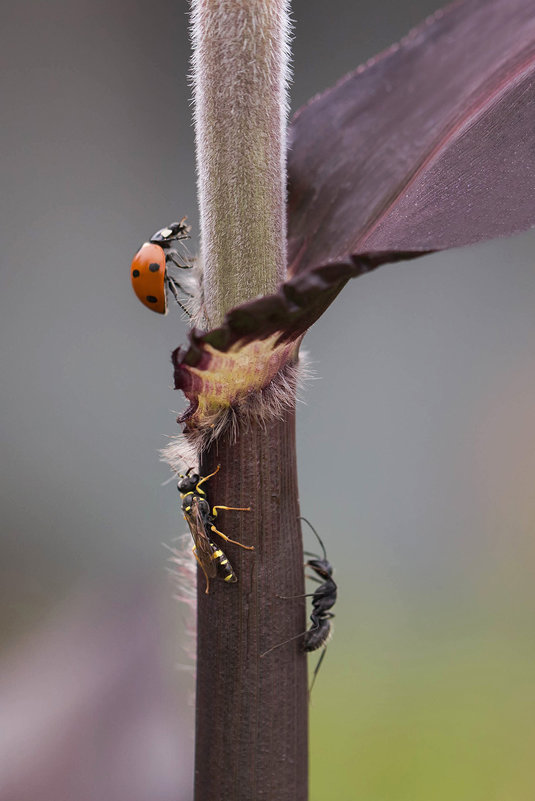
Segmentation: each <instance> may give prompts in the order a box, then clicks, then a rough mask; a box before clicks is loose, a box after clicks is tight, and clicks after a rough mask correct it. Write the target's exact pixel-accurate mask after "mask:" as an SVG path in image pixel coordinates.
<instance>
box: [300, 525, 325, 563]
mask: <svg viewBox="0 0 535 801" xmlns="http://www.w3.org/2000/svg"><path fill="white" fill-rule="evenodd" d="M297 519H298V520H304V521H305V523H306V524H307V525H308V526H309V527H310V528H311V529H312V531H313V532H314V534H315V535H316V539H317V540H318V542H319V544H320V545H321V550H322V551H323V558H324V559H325V561H327V552H326V550H325V545H324V544H323V540H322V539H321V537H320V535H319V534H318V532H317V531H316V529H315V528H314V526H313V525H312V523H311V522H310V520H307V519H306V517H302V516H299V517H298V518H297ZM306 553H310V551H306ZM310 556H314V554H310Z"/></svg>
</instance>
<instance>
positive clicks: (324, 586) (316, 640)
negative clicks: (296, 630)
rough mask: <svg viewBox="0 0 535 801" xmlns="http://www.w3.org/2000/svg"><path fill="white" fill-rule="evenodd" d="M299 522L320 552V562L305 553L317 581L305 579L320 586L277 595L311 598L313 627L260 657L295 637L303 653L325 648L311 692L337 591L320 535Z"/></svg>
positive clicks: (328, 631) (313, 577)
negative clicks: (311, 532)
mask: <svg viewBox="0 0 535 801" xmlns="http://www.w3.org/2000/svg"><path fill="white" fill-rule="evenodd" d="M299 520H304V521H305V523H306V524H307V525H308V526H310V528H311V529H312V531H313V532H314V534H315V536H316V538H317V540H318V542H319V544H320V545H321V549H322V551H323V559H322V558H320V557H319V556H318V555H317V554H313V553H310V552H309V551H305V556H312V557H313V558H312V559H309V560H308V561H307V562H305V568H307V567H310V568H311V569H312V570H313V571H314V572H315V573H316V575H317V576H319V578H316V576H308V577H307V578H309V579H310V580H311V581H315V582H316V583H318V584H319V585H320V586H319V587H318V588H317V589H316V590H315V591H314V592H313V593H306V594H305V595H289V596H288V595H286V596H284V595H280V596H279V598H284V599H286V600H290V599H292V598H312V613H311V615H310V620H311V621H312V625H311V626H310V628H309V629H307V630H306V631H304V632H301V634H296V635H295V637H290V639H289V640H285V641H284V642H281V643H279V644H278V645H274V646H273V648H270V649H269V651H265V652H264V653H263V654H262V656H265V655H266V654H268V653H269V652H270V651H273V650H274V649H275V648H279V647H280V646H281V645H285V644H286V643H287V642H291V640H295V639H297V637H303V651H307V652H310V651H317V650H318V648H324V651H323V653H322V655H321V656H320V658H319V660H318V664H317V665H316V667H315V669H314V673H313V675H312V683H311V685H310V690H312V687H313V686H314V682H315V681H316V676H317V675H318V672H319V669H320V667H321V663H322V662H323V658H324V656H325V653H326V646H327V641H328V639H329V637H330V634H331V620H332V618H333V617H334V614H333V613H332V612H330V611H329V610H330V609H332V607H333V606H334V604H335V603H336V598H337V594H338V587H337V585H336V583H335V581H334V579H333V572H334V571H333V567H332V565H331V563H330V562H329V560H328V559H327V553H326V551H325V545H324V544H323V541H322V539H321V537H320V535H319V534H318V532H317V531H316V529H315V528H314V526H313V525H312V523H310V521H309V520H307V519H306V517H300V518H299Z"/></svg>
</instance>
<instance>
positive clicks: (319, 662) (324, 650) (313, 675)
mask: <svg viewBox="0 0 535 801" xmlns="http://www.w3.org/2000/svg"><path fill="white" fill-rule="evenodd" d="M326 653H327V648H324V649H323V653H322V655H321V656H320V658H319V659H318V664H317V665H316V667H315V668H314V673H313V674H312V682H311V684H310V687H309V688H308V694H309V696H310V693H311V692H312V687H313V686H314V682H315V681H316V676H317V675H318V673H319V670H320V667H321V663H322V662H323V660H324V658H325V654H326Z"/></svg>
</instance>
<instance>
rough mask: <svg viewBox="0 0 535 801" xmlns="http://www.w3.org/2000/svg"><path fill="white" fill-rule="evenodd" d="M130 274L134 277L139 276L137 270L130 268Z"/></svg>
mask: <svg viewBox="0 0 535 801" xmlns="http://www.w3.org/2000/svg"><path fill="white" fill-rule="evenodd" d="M132 276H133V277H134V278H139V270H132Z"/></svg>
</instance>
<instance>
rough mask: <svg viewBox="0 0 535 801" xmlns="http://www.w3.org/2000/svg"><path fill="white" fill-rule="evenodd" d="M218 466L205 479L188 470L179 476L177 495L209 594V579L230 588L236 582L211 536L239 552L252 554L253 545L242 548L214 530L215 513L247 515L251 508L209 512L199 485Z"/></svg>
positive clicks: (238, 507) (206, 499) (216, 507)
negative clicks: (219, 580) (219, 538)
mask: <svg viewBox="0 0 535 801" xmlns="http://www.w3.org/2000/svg"><path fill="white" fill-rule="evenodd" d="M220 466H221V465H218V466H217V467H216V469H215V470H214V472H213V473H210V475H208V476H204V477H203V476H200V475H199V474H198V473H192V472H191V470H192V469H193V468H190V469H189V470H188V471H187V473H186V475H185V476H183V475H181V476H180V480H179V482H178V491H179V493H180V498H181V500H182V511H183V512H184V520H185V521H186V522H187V524H188V526H189V530H190V531H191V536H192V537H193V542H194V545H193V553H194V555H195V558H196V560H197V562H198V563H199V566H200V568H201V570H202V572H203V573H204V576H205V578H206V590H205V592H206V593H208V592H209V590H210V579H211V578H215V577H216V576H217V577H219V578H221V579H223V581H226V582H228V583H229V584H234V583H235V582H236V581H238V578H237V576H236V573H235V572H234V570H233V567H232V565H231V564H230V562H229V560H228V558H227V557H226V555H225V553H224V552H223V551H222V550H221V548H218V547H217V545H215V543H214V542H213V541H212V539H211V536H212V533H213V534H218V535H219V536H220V537H222V538H223V539H224V540H225V541H226V542H231V543H232V544H233V545H239V546H240V548H245V549H246V550H248V551H254V546H253V545H242V543H241V542H237V541H236V540H231V539H230V537H227V535H226V534H223V532H222V531H219V530H218V529H217V528H216V525H215V520H216V517H217V512H218V509H229V510H231V511H236V512H249V511H250V507H248V506H247V507H242V506H221V505H218V506H213V507H212V508H210V504H209V503H208V498H207V497H206V493H205V491H204V490H203V489H202V487H201V485H202V484H204V482H205V481H208V479H209V478H212V476H215V474H216V473H217V472H218V470H219V468H220Z"/></svg>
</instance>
